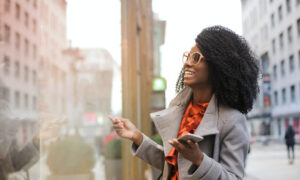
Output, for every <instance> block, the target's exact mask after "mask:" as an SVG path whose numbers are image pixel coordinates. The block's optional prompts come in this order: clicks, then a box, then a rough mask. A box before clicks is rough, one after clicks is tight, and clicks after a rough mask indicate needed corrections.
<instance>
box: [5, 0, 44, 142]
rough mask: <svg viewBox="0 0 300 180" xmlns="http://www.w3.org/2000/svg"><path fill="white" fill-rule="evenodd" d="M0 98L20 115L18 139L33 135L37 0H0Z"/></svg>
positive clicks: (37, 19) (36, 60) (37, 47)
mask: <svg viewBox="0 0 300 180" xmlns="http://www.w3.org/2000/svg"><path fill="white" fill-rule="evenodd" d="M0 7H1V8H0V63H1V64H2V65H3V68H0V74H1V76H0V81H1V82H2V83H1V85H0V99H3V100H5V101H7V103H8V104H9V106H10V107H11V109H13V112H14V114H18V117H24V118H21V123H22V126H21V128H20V129H19V131H18V134H17V136H18V138H17V143H18V144H19V145H24V144H25V142H26V141H27V140H28V139H29V138H30V137H31V136H32V134H33V132H34V128H35V121H36V119H37V117H38V110H39V105H38V94H39V88H38V87H39V85H38V75H37V72H38V61H39V55H38V51H39V47H40V46H39V37H40V36H39V25H40V21H39V19H40V17H39V14H40V6H39V4H38V1H37V0H33V1H17V0H1V1H0Z"/></svg>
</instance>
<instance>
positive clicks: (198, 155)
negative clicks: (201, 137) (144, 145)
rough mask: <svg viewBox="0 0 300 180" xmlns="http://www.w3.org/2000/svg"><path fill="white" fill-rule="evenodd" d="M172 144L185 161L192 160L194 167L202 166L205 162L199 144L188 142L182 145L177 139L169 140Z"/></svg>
mask: <svg viewBox="0 0 300 180" xmlns="http://www.w3.org/2000/svg"><path fill="white" fill-rule="evenodd" d="M169 144H171V145H172V146H173V147H174V148H175V149H176V150H177V151H178V152H179V153H180V154H181V155H182V156H183V157H184V158H185V159H187V160H190V161H191V162H192V163H193V164H194V165H196V166H200V164H201V162H202V160H203V152H202V151H201V149H200V148H199V146H198V144H197V143H194V142H192V141H191V140H187V143H185V144H183V143H180V142H179V141H178V140H177V139H173V140H169Z"/></svg>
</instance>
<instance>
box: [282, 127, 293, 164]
mask: <svg viewBox="0 0 300 180" xmlns="http://www.w3.org/2000/svg"><path fill="white" fill-rule="evenodd" d="M284 139H285V144H286V148H287V154H288V160H289V164H293V163H294V159H295V152H294V146H295V130H294V128H293V126H291V125H289V127H288V128H287V130H286V132H285V136H284ZM290 151H291V153H292V156H291V155H290Z"/></svg>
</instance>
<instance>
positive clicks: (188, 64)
mask: <svg viewBox="0 0 300 180" xmlns="http://www.w3.org/2000/svg"><path fill="white" fill-rule="evenodd" d="M192 65H193V64H192V63H191V61H190V58H189V59H188V60H187V61H185V62H184V64H183V67H191V66H192Z"/></svg>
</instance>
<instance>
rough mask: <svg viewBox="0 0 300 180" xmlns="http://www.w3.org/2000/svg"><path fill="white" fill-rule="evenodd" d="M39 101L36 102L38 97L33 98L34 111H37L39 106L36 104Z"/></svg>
mask: <svg viewBox="0 0 300 180" xmlns="http://www.w3.org/2000/svg"><path fill="white" fill-rule="evenodd" d="M36 101H37V100H36V97H35V96H33V98H32V109H33V110H36V109H37V106H36V103H37V102H36Z"/></svg>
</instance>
